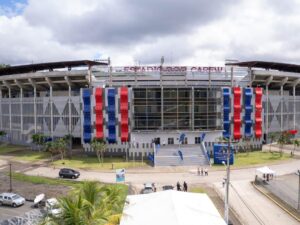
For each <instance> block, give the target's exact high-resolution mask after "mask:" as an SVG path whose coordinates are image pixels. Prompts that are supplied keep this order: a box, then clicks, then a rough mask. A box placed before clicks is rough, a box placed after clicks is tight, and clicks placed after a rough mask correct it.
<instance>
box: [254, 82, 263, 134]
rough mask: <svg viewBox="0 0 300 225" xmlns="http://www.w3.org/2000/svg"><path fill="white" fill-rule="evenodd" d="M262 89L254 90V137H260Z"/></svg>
mask: <svg viewBox="0 0 300 225" xmlns="http://www.w3.org/2000/svg"><path fill="white" fill-rule="evenodd" d="M262 94H263V91H262V88H261V87H257V88H255V127H254V131H255V137H256V138H261V137H262Z"/></svg>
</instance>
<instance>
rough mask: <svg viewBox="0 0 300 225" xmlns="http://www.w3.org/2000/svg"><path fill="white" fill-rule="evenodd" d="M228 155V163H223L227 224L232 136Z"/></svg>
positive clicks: (227, 219) (226, 218)
mask: <svg viewBox="0 0 300 225" xmlns="http://www.w3.org/2000/svg"><path fill="white" fill-rule="evenodd" d="M227 144H228V145H227V155H226V163H225V162H224V161H222V164H223V165H224V166H226V180H225V183H226V187H225V188H226V189H225V206H224V208H225V209H224V211H225V212H224V217H225V218H224V219H225V222H226V224H229V184H230V163H229V161H230V153H231V146H230V145H231V141H230V138H228V139H227Z"/></svg>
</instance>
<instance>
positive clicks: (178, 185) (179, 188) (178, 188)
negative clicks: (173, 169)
mask: <svg viewBox="0 0 300 225" xmlns="http://www.w3.org/2000/svg"><path fill="white" fill-rule="evenodd" d="M176 186H177V191H181V185H180V183H179V181H178V182H177V184H176Z"/></svg>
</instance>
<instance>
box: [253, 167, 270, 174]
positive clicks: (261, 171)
mask: <svg viewBox="0 0 300 225" xmlns="http://www.w3.org/2000/svg"><path fill="white" fill-rule="evenodd" d="M256 171H258V172H260V173H263V174H275V171H273V170H271V169H270V168H269V167H267V166H264V167H261V168H257V169H256Z"/></svg>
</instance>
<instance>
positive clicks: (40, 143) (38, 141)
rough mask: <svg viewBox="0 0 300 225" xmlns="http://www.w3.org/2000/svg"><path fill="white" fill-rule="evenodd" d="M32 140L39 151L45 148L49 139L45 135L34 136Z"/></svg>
mask: <svg viewBox="0 0 300 225" xmlns="http://www.w3.org/2000/svg"><path fill="white" fill-rule="evenodd" d="M31 138H32V143H34V144H35V145H36V146H37V147H38V150H39V151H40V150H42V148H43V147H44V146H45V143H46V138H47V137H46V136H45V135H44V134H33V135H32V136H31Z"/></svg>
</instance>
